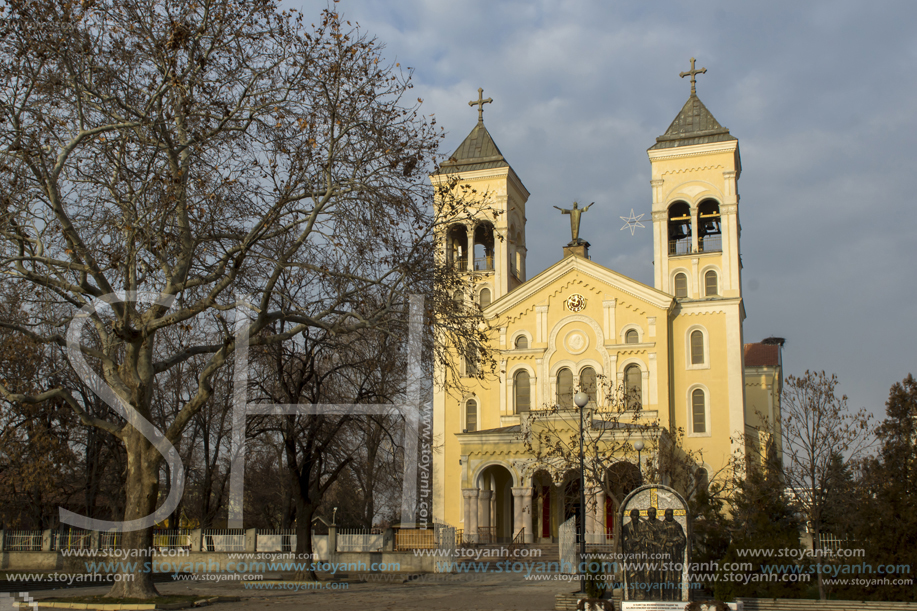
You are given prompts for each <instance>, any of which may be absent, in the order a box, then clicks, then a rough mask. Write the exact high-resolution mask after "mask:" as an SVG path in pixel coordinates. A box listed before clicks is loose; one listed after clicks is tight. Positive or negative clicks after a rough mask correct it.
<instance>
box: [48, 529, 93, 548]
mask: <svg viewBox="0 0 917 611" xmlns="http://www.w3.org/2000/svg"><path fill="white" fill-rule="evenodd" d="M91 548H92V531H91V530H77V529H73V528H68V529H66V530H64V529H61V530H55V531H54V532H52V533H51V549H52V550H62V549H66V550H71V549H91Z"/></svg>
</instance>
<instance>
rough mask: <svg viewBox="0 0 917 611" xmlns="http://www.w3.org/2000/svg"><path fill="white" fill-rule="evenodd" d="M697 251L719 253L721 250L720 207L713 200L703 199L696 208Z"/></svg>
mask: <svg viewBox="0 0 917 611" xmlns="http://www.w3.org/2000/svg"><path fill="white" fill-rule="evenodd" d="M697 225H698V230H697V250H699V251H700V252H719V251H722V250H723V235H722V227H721V226H720V205H719V204H718V203H717V201H716V200H714V199H705V200H704V201H702V202H701V203H700V205H699V206H698V207H697Z"/></svg>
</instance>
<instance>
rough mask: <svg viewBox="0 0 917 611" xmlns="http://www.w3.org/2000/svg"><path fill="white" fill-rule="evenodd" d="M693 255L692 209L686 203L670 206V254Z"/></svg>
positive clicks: (676, 203)
mask: <svg viewBox="0 0 917 611" xmlns="http://www.w3.org/2000/svg"><path fill="white" fill-rule="evenodd" d="M690 253H691V208H690V206H688V204H687V203H686V202H675V203H674V204H672V205H671V206H669V254H670V255H687V254H690Z"/></svg>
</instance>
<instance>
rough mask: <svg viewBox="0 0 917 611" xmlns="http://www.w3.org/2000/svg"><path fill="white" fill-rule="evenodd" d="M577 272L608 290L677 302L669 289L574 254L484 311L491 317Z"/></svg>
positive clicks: (659, 303)
mask: <svg viewBox="0 0 917 611" xmlns="http://www.w3.org/2000/svg"><path fill="white" fill-rule="evenodd" d="M576 274H581V275H583V276H586V277H588V278H590V279H592V280H593V282H595V283H598V284H603V285H605V291H606V292H621V293H626V294H628V295H630V296H631V297H634V298H636V299H637V300H639V301H642V302H644V303H646V304H649V305H652V306H655V307H657V308H660V309H663V310H668V309H669V308H671V307H673V306H674V304H675V300H674V298H673V297H672V296H671V295H669V294H668V293H664V292H663V291H660V290H658V289H655V288H653V287H651V286H647V285H646V284H643V283H642V282H638V281H637V280H634V279H633V278H629V277H627V276H625V275H623V274H620V273H618V272H616V271H614V270H611V269H608V268H607V267H604V266H602V265H599V264H598V263H595V262H594V261H590V260H589V259H585V258H583V257H576V256H573V257H566V258H564V259H561V260H560V261H558V262H557V263H555V264H554V265H552V266H551V267H549V268H548V269H546V270H544V271H543V272H541V273H540V274H538V275H537V276H535V277H534V278H532V279H531V280H529V281H527V282H526V283H524V284H522V285H520V286H519V287H517V288H516V289H514V290H513V291H511V292H509V293H507V294H506V295H504V296H503V297H501V298H500V299H497V300H496V301H494V302H493V303H491V304H490V305H489V306H488V307H487V308H486V309H485V310H484V314H485V316H487V317H488V318H492V317H496V316H500V315H502V314H504V313H505V312H508V311H509V310H511V309H513V308H517V307H519V306H520V305H524V304H525V303H526V302H527V301H529V300H531V299H532V298H534V297H535V296H537V295H538V294H539V293H541V292H542V291H543V290H544V289H545V288H546V287H550V286H552V285H557V286H560V285H562V284H564V282H565V281H566V280H567V278H568V277H569V276H570V275H576Z"/></svg>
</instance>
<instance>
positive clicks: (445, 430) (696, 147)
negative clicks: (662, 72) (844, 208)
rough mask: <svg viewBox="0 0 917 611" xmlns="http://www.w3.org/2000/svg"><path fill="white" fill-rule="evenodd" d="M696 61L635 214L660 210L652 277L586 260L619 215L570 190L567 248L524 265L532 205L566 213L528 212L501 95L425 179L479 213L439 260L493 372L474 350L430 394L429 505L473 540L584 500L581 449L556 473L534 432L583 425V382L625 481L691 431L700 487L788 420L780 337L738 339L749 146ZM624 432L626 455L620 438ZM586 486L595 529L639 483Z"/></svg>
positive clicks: (550, 529)
mask: <svg viewBox="0 0 917 611" xmlns="http://www.w3.org/2000/svg"><path fill="white" fill-rule="evenodd" d="M699 72H700V71H695V70H694V69H693V60H692V70H691V72H688V73H683V74H684V75H688V74H690V75H691V77H692V84H691V94H690V96H689V98H688V100H687V102H686V103H685V104H684V106H683V107H682V109H681V111H680V112H679V113H678V114H677V116H676V117H675V119H674V120H673V121H672V123H671V125H669V127H668V129H667V130H666V131H665V133H664V134H663V135H661V136H659V137H658V138H656V142H655V144H653V146H651V147H650V148H649V150H648V155H649V164H650V169H651V180H650V184H649V185H648V186H649V192H648V197H649V200H650V207H649V208H648V209H646V210H642V211H641V210H638V211H637V212H638V213H639V212H643V213H644V214H651V218H652V233H653V248H654V281H653V285H652V286H648V285H646V284H643V283H641V282H638V281H636V280H633V279H631V278H628V277H627V276H624V275H623V274H620V273H618V272H617V271H615V270H613V269H609V268H607V267H605V266H603V265H602V264H601V263H600V262H596V261H593V260H592V259H591V258H590V256H589V242H588V241H586V239H584V238H592V239H599V238H602V237H603V235H606V234H607V233H609V232H614V233H617V232H618V229H619V228H618V227H617V226H616V227H601V226H599V225H597V224H595V223H594V222H588V221H589V220H590V218H589V217H590V216H591V214H590V212H589V211H588V207H579V206H578V204H573V206H572V207H571V206H570V205H569V204H564V206H566V209H563V213H564V214H565V215H569V219H570V221H571V233H572V240H571V241H570V242H569V243H568V244H566V245H562V244H558V245H557V251H558V252H557V254H558V256H559V260H558V261H557V262H556V263H554V264H553V265H551V266H550V267H548V268H547V269H546V270H544V271H542V272H540V273H538V274H537V275H534V276H531V277H530V276H529V275H528V273H527V268H526V253H527V252H528V245H527V243H526V235H525V226H526V219H527V218H528V215H529V214H548V213H550V214H555V215H557V216H558V217H559V219H560V218H563V219H564V220H566V219H567V218H568V217H567V216H564V217H561V216H560V214H561V213H559V212H557V211H555V210H553V209H550V211H549V210H547V209H540V210H537V211H536V210H530V209H527V208H526V202H527V200H528V198H529V192H528V190H527V189H526V187H525V185H524V184H523V182H522V179H521V178H520V176H519V175H518V174H517V173H516V171H515V170H514V168H513V167H512V166H511V164H510V162H509V161H508V160H507V159H506V158H505V157H504V156H503V154H502V153H501V152H500V149H499V148H498V147H497V144H496V142H495V141H494V139H493V137H492V136H491V134H490V132H489V131H488V130H487V128H486V127H485V126H484V121H483V104H485V103H487V102H489V101H490V100H484V99H483V95H482V92H481V91H480V90H479V96H478V100H477V101H475V102H472V103H471V104H473V105H477V106H478V117H479V119H478V123H477V125H475V127H474V128H473V129H472V130H471V133H470V134H468V137H467V138H465V140H464V141H463V142H462V144H461V145H460V146H459V147H458V149H457V150H456V151H455V153H454V154H453V155H452V156H451V158H450V159H449V160H448V161H447V162H445V163H443V164H442V166H441V168H440V170H439V171H438V172H437V173H436V174H434V175H433V176H431V180H432V181H433V183H434V184H435V185H439V184H442V183H443V182H444V181H447V180H450V179H455V178H458V181H459V183H460V184H461V185H470V186H471V187H472V188H473V189H474V190H475V193H476V194H478V196H479V197H481V198H482V202H481V203H482V206H481V211H480V212H479V213H477V214H474V213H472V214H468V215H465V216H463V217H462V218H456V219H455V221H454V222H451V223H449V224H448V227H447V229H445V230H444V231H443V232H442V234H441V236H440V238H439V239H440V246H441V248H440V256H441V257H443V261H444V263H445V264H446V265H450V266H454V267H457V268H458V269H459V270H460V271H461V272H462V273H463V274H465V276H466V278H467V284H466V287H467V290H466V292H465V293H464V294H458V295H456V297H457V298H458V299H464V300H465V301H466V303H469V304H471V303H473V304H476V305H477V306H479V307H480V308H482V310H483V313H484V316H485V317H486V319H487V320H488V321H489V323H490V331H491V333H490V338H491V339H490V341H491V345H490V346H489V350H490V353H491V354H492V355H493V357H494V359H495V360H496V364H497V367H496V373H495V374H494V375H485V376H483V379H482V377H479V376H478V367H477V365H476V363H475V362H474V359H464V358H463V359H461V361H462V362H460V363H459V365H460V367H461V371H462V373H463V375H464V377H463V380H462V381H463V384H462V386H463V388H461V389H455V388H451V389H450V388H447V389H442V388H437V389H436V390H435V394H434V402H433V435H434V444H437V445H438V446H439V447H438V449H437V451H436V452H435V453H434V456H433V494H434V496H433V518H434V521H436V522H439V523H446V524H450V525H452V526H455V527H457V528H459V529H462V530H463V533H464V537H465V539H466V540H468V541H477V542H487V541H495V542H496V541H510V540H513V539H514V538H515V539H516V540H520V541H523V540H524V542H526V543H532V542H542V541H551V540H555V538H556V537H557V536H558V527H559V525H560V524H561V523H563V522H564V521H566V520H567V519H569V518H570V517H571V516H573V515H577V514H579V501H578V500H577V499H578V498H579V496H580V493H579V477H580V476H579V463H578V462H577V463H575V464H572V463H571V464H568V465H563V468H560V469H558V465H557V464H547V463H551V462H553V463H556V462H557V460H556V458H555V459H551V460H548V459H545V458H543V457H539V456H536V455H535V453H533V450H532V448H531V444H530V443H527V442H526V439H527V438H529V439H531V434H532V427H533V426H537V425H536V424H534V423H537V422H539V418H543V419H545V422H547V421H548V420H550V421H552V422H554V423H555V425H556V423H557V422H559V421H564V422H567V421H569V422H570V423H571V424H570V426H571V427H574V429H571V430H575V432H577V433H578V429H577V428H576V427H578V426H579V409H580V408H578V407H577V406H576V405H575V404H574V400H573V399H574V395H575V393H577V391H582V392H583V393H585V394H586V396H588V404H587V405H586V407H585V408H584V409H585V410H586V413H588V416H587V421H586V424H585V428H586V432H585V435H587V436H593V437H594V436H595V435H596V432H595V431H596V430H598V429H601V428H603V427H604V428H607V429H614V430H611V432H610V433H608V434H609V435H610V436H609V439H612V437H614V438H615V439H617V441H616V442H615V443H610V444H609V446H608V447H609V448H610V449H609V455H608V456H606V457H604V458H603V460H607V464H609V465H611V466H610V468H609V473H610V472H612V471H615V470H617V472H618V473H623V472H629V473H631V474H634V473H636V476H635V477H632V481H631V483H630V485H629V486H628V487H629V488H630V489H632V488H633V487H635V486H636V485H638V484H639V483H640V482H641V481H642V478H643V475H644V473H646V472H647V471H648V468H649V466H652V465H654V464H655V465H656V466H657V467H658V465H659V461H660V460H661V457H660V456H659V455H658V453H659V452H660V450H659V448H661V447H663V445H665V443H668V444H669V445H672V444H675V443H676V437H678V436H677V435H676V434H675V431H677V430H679V429H681V430H682V431H683V432H684V434H683V436H681V437H678V440H677V444H678V445H679V447H680V448H681V451H683V452H685V453H690V454H691V455H692V456H695V457H699V460H698V463H697V465H696V467H697V470H696V475H695V477H696V478H697V480H696V481H697V482H700V483H701V484H702V485H705V484H706V482H707V481H709V478H716V477H718V476H719V474H723V473H724V467H726V465H727V464H728V462H729V460H730V458H731V457H733V456H737V455H742V454H743V453H744V452H746V451H748V448H747V444H748V443H749V442H748V441H745V442H743V439H745V438H746V436H745V433H746V432H750V431H752V430H753V428H752V427H754V426H756V425H758V424H760V423H761V422H762V421H763V420H765V419H770V421H772V422H774V421H776V422H779V396H780V388H781V379H782V372H781V362H780V350H781V346H782V340H779V342H775V341H771V342H770V343H768V344H750V345H748V346H746V345H744V339H743V331H742V325H743V321H744V319H745V307H744V304H743V298H742V259H741V250H740V244H741V241H740V237H741V224H740V222H739V211H740V205H739V195H738V189H737V182H738V179H739V176H740V174H741V171H742V166H741V159H740V156H739V142H738V140H737V139H736V138H735V137H734V136H733V135H731V134H730V133H729V130H728V129H726V128H725V127H722V126H721V125H720V124H719V122H717V120H716V119H715V118H714V117H713V115H712V114H711V113H710V111H709V110H707V107H706V106H705V105H704V104H703V103H702V102H701V101H700V99H699V98H698V97H697V94H696V91H695V85H694V77H695V74H697V73H699ZM484 200H486V201H484ZM485 204H486V205H485ZM592 214H595V213H594V212H593V213H592ZM583 219H585V220H587V222H586V223H582V222H581V221H582V220H583ZM538 247H539V248H541V247H543V245H539V246H538ZM749 357H751V358H752V360H753V362H749V361H748V360H747V359H748V358H749ZM456 358H457V359H458V358H459V357H458V356H456ZM580 401H584V399H580ZM629 412H631V413H633V418H632V420H631V419H628V420H626V422H627V423H628V424H621V423H623V422H624V420H622V418H621V414H625V415H627V414H628V413H629ZM564 414H567V415H568V416H570V417H569V418H567V419H566V420H565V419H564V418H563V416H564ZM610 422H615V423H616V424H615V426H611V425H610V424H609V423H610ZM603 423H604V424H603ZM644 435H645V436H646V437H647V439H646V440H645V444H644V443H643V442H644V440H643V439H642V436H644ZM660 435H661V436H663V437H666V439H662V440H660ZM622 436H623V437H622ZM651 437H653V439H651ZM749 437H751V436H749ZM622 440H624V441H623V445H624V446H626V447H627V448H628V449H629V451H628V452H619V450H620V448H621V447H622ZM638 442H639V443H638ZM643 447H645V448H646V451H645V452H642V453H641V452H639V451H638V452H636V453H635V452H634V451H633V450H634V449H635V448H640V449H642V448H643ZM616 452H619V453H618V454H616ZM588 460H592V459H588ZM615 463H618V464H615ZM602 464H606V463H604V462H603V463H602ZM619 467H620V468H619ZM622 469H623V470H622ZM594 472H595V470H594V469H593V470H591V471H588V470H587V473H591V474H594ZM602 477H604V475H603V476H602ZM660 483H669V482H665V481H663V482H660ZM586 491H587V492H588V495H587V502H586V507H587V508H586V518H587V525H586V528H587V532H588V533H589V534H588V535H587V536H588V537H589V538H590V540H592V541H595V542H606V541H609V540H611V539H612V538H613V537H614V536H615V530H616V525H615V521H616V517H615V516H616V514H617V511H618V505H619V504H620V503H621V502H622V501H623V496H621V495H622V494H626V492H627V491H628V490H621V494H611V493H608V492H607V488H606V489H603V488H602V487H601V486H599V485H598V484H597V483H596V482H594V481H593V482H589V481H587V483H586ZM616 497H620V498H616Z"/></svg>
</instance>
